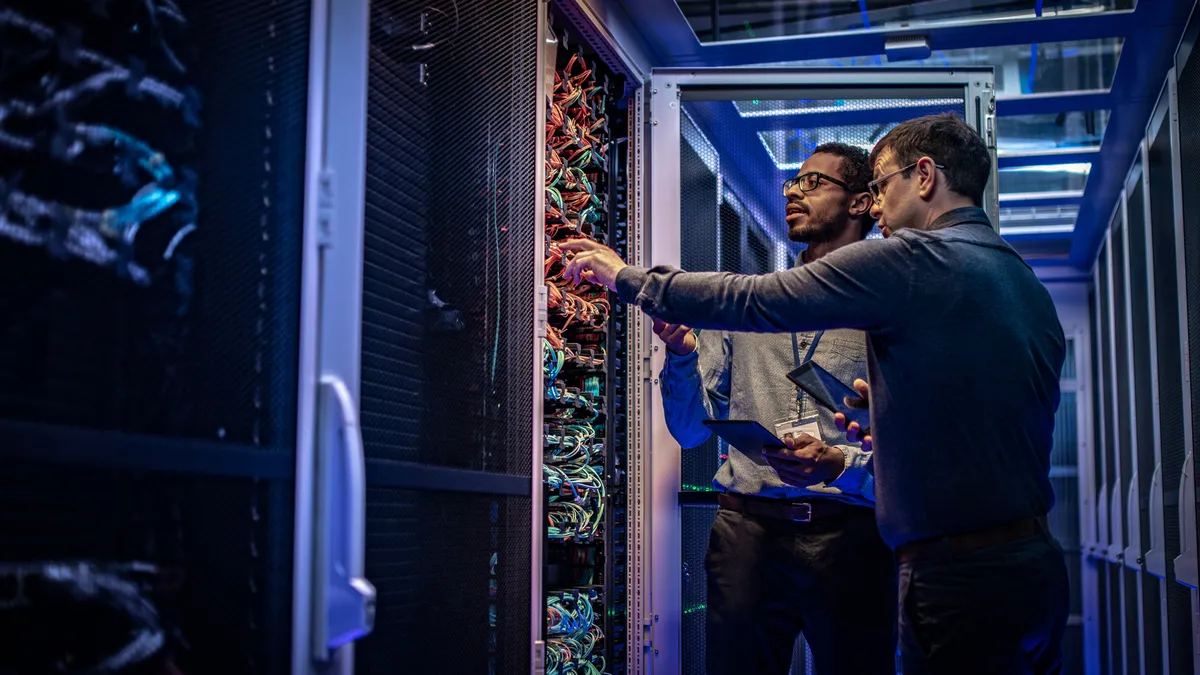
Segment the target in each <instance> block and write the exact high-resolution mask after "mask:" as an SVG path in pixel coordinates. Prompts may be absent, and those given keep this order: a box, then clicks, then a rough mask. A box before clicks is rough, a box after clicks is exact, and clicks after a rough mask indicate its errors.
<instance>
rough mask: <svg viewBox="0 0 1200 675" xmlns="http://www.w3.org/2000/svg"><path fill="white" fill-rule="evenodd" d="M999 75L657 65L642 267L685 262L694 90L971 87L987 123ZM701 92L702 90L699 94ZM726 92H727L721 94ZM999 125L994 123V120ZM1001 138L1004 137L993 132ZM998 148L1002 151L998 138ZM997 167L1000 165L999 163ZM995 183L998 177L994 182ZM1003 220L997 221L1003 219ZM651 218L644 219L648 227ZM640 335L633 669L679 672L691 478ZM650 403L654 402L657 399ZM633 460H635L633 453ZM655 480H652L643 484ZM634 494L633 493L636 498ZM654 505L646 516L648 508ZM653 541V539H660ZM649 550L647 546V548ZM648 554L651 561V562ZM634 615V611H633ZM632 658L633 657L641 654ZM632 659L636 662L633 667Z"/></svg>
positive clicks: (654, 359)
mask: <svg viewBox="0 0 1200 675" xmlns="http://www.w3.org/2000/svg"><path fill="white" fill-rule="evenodd" d="M992 78H993V74H992V72H991V69H990V68H986V69H953V70H950V69H923V70H897V69H856V70H852V71H850V70H844V69H842V70H835V69H743V68H721V69H662V70H658V69H656V70H655V71H653V73H652V75H651V78H650V83H649V106H650V109H649V114H650V119H649V122H650V125H649V129H650V149H651V152H650V157H651V158H652V161H651V162H650V173H649V185H648V188H649V190H650V223H651V225H650V230H649V231H648V232H645V233H644V234H643V233H642V232H641V228H640V227H639V228H638V229H639V236H646V237H647V240H645V241H644V242H643V245H644V247H645V248H643V249H642V251H643V257H640V258H638V259H636V260H635V261H633V262H635V263H637V264H642V265H660V264H668V265H676V266H678V265H679V264H680V259H681V241H680V217H681V215H680V198H681V193H680V167H679V158H680V144H681V142H682V140H681V133H680V130H681V102H682V101H683V99H684V98H685V97H686V96H688V95H689V92H693V93H694V92H698V91H713V90H718V89H719V90H721V91H723V92H726V93H728V92H729V91H730V90H741V91H746V90H753V89H755V88H763V87H772V88H781V87H787V88H789V89H791V90H795V89H810V90H812V89H816V88H820V89H821V90H823V91H828V90H831V89H835V88H838V87H847V86H853V87H855V88H856V90H858V91H860V92H861V91H863V90H864V89H867V88H870V87H874V88H876V89H887V90H890V91H893V92H894V91H896V89H897V88H904V87H908V88H914V89H916V88H926V89H928V88H931V87H937V88H944V89H945V88H961V92H962V94H961V95H962V97H963V99H964V101H965V102H966V106H967V108H966V119H968V120H972V121H974V120H978V122H977V123H978V124H980V125H985V128H986V125H987V124H989V120H994V111H993V108H992V105H991V101H992V98H993V95H994V87H993V85H992V82H993V79H992ZM696 95H697V96H699V95H700V94H696ZM718 98H719V97H718ZM991 124H992V125H993V126H992V127H991V128H992V129H994V128H995V127H994V121H992V122H991ZM993 140H994V135H993ZM991 145H992V150H993V153H994V151H995V147H994V143H992V144H991ZM993 166H995V164H994V163H993ZM994 183H995V181H994V180H993V185H994ZM995 195H996V193H995V191H994V190H993V191H991V192H990V193H989V194H988V195H987V197H986V199H987V205H988V206H989V211H990V213H991V215H992V216H993V218H995V214H996V208H997V204H996V196H995ZM994 222H995V221H994ZM640 223H641V221H640V219H639V225H640ZM637 324H638V327H637V332H636V336H637V339H633V340H631V345H632V346H633V348H634V349H636V350H638V353H637V354H636V355H631V356H630V362H631V363H633V364H635V368H636V369H637V375H638V377H637V378H631V379H633V380H634V381H640V382H645V383H646V387H645V389H644V390H643V391H641V392H638V393H637V396H636V397H633V398H631V401H632V403H633V405H634V406H635V410H637V411H638V412H640V413H641V414H642V418H641V420H640V426H639V429H638V431H637V433H636V435H635V436H634V437H635V438H636V439H637V455H638V458H639V463H638V464H636V465H633V468H634V470H640V471H643V472H645V474H644V475H642V476H639V477H637V480H638V487H637V488H636V489H637V490H638V492H637V495H638V497H639V498H638V500H637V505H638V509H639V512H638V514H637V516H636V519H637V523H638V526H639V529H640V528H642V527H644V528H645V529H644V530H643V531H641V532H639V534H638V536H639V541H641V542H644V543H643V544H642V545H643V546H646V547H649V546H651V545H652V546H653V549H652V552H653V556H652V557H651V558H649V560H650V561H651V562H650V564H649V570H648V573H645V568H639V571H641V572H642V573H643V576H642V577H641V578H640V579H637V578H635V579H634V581H635V582H638V581H640V582H641V583H640V585H633V586H631V588H632V591H633V592H634V593H636V594H639V595H643V596H644V597H643V598H641V599H639V600H638V601H635V602H641V603H643V604H639V605H637V606H638V607H639V609H640V612H639V613H638V614H637V616H639V617H640V618H641V619H642V625H641V626H640V632H635V628H634V627H632V626H631V629H630V630H631V633H630V635H631V638H632V636H637V635H639V634H640V635H642V636H643V637H644V638H645V648H646V652H647V659H646V663H645V665H643V666H641V667H639V668H638V669H636V670H635V669H634V668H632V667H631V668H630V672H631V673H637V674H639V675H640V674H642V673H648V672H656V673H677V672H679V668H680V657H679V649H680V636H681V630H682V623H681V615H680V608H681V602H682V583H681V579H680V569H681V565H682V562H681V561H682V550H681V539H680V526H681V525H680V523H681V517H682V514H681V507H680V503H679V498H678V495H679V488H680V481H681V466H680V459H681V450H680V447H679V444H678V443H677V442H676V441H675V440H674V438H672V437H671V435H670V432H669V431H668V430H667V428H666V424H665V422H664V414H663V407H662V397H661V395H659V393H658V392H657V391H656V390H657V389H658V386H659V381H658V376H657V373H659V372H660V371H661V369H662V367H663V360H664V356H665V355H664V352H663V351H662V349H661V348H660V346H659V345H657V344H652V341H651V338H650V331H649V325H648V324H649V321H648V319H646V318H645V317H642V318H641V319H640V320H639V321H638V322H637ZM647 399H648V400H647ZM631 464H633V459H632V458H631ZM642 481H648V484H646V483H642ZM632 502H633V500H632V499H631V503H632ZM642 509H645V511H647V512H648V518H647V517H646V514H644V513H642V512H641V510H642ZM651 542H652V544H651ZM641 553H642V554H643V555H645V554H646V553H647V551H646V550H645V549H643V550H642V551H641ZM643 560H645V559H643ZM633 615H634V612H633V611H631V616H633ZM631 656H632V655H631ZM631 665H632V663H631Z"/></svg>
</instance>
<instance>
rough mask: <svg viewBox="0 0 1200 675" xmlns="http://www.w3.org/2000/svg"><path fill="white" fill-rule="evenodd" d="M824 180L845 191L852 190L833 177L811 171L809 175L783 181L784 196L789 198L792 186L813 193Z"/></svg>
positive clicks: (803, 174) (805, 174) (804, 174)
mask: <svg viewBox="0 0 1200 675" xmlns="http://www.w3.org/2000/svg"><path fill="white" fill-rule="evenodd" d="M823 180H826V181H829V182H830V183H833V184H834V185H836V186H838V187H840V188H842V189H843V190H849V189H850V186H849V185H846V184H845V183H843V182H842V181H840V180H838V179H836V178H834V177H833V176H827V175H825V174H823V173H821V172H820V171H809V172H808V173H802V174H800V175H799V176H796V177H795V178H789V179H787V180H785V181H783V196H785V197H786V196H787V193H788V190H791V189H792V186H798V187H799V188H800V191H801V192H811V191H813V190H816V189H817V187H818V186H820V185H821V181H823Z"/></svg>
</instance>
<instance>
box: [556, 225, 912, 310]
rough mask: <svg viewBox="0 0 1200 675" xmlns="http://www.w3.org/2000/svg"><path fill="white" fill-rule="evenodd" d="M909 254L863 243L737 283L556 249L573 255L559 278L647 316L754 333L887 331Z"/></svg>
mask: <svg viewBox="0 0 1200 675" xmlns="http://www.w3.org/2000/svg"><path fill="white" fill-rule="evenodd" d="M908 247H909V245H908V243H907V242H906V241H904V240H903V238H902V237H893V238H892V239H889V240H868V241H864V242H859V243H857V244H852V245H850V246H846V247H843V248H840V249H838V250H836V251H833V252H832V253H830V254H828V255H826V256H824V257H823V258H821V259H820V260H817V261H814V262H811V263H809V264H807V265H802V266H800V267H795V268H792V269H789V270H785V271H782V272H775V273H772V274H762V275H736V274H729V273H726V272H683V271H680V270H677V269H674V268H671V267H667V266H660V267H654V268H651V269H645V268H641V267H630V266H628V265H626V264H625V263H624V262H623V261H622V260H621V259H620V257H619V256H617V254H616V253H615V252H613V251H612V250H611V249H609V248H607V247H605V246H603V245H601V244H597V243H595V242H592V241H586V240H575V241H570V242H564V243H563V244H562V245H561V248H562V249H563V251H569V252H573V253H574V257H573V258H572V259H571V261H570V262H569V263H568V264H567V266H566V269H565V271H564V277H566V278H568V279H571V280H573V281H576V282H579V281H585V280H586V281H592V282H594V283H599V284H603V285H604V286H607V287H608V288H610V289H612V290H615V291H616V292H617V295H618V297H619V298H620V299H621V301H623V302H627V303H631V304H637V305H639V306H640V307H641V308H642V311H644V312H645V313H647V314H649V315H650V316H653V317H658V318H660V319H662V320H664V321H667V322H670V323H682V324H687V325H689V326H693V327H696V328H721V329H725V330H740V331H753V332H759V333H786V332H799V331H810V330H821V329H826V328H857V329H861V330H871V329H873V328H879V327H882V326H886V325H888V324H889V323H891V322H892V321H893V319H894V317H896V316H897V314H898V313H900V312H903V311H904V305H905V303H906V302H907V301H908V300H909V297H910V294H911V287H912V279H911V275H912V270H911V265H910V264H909V263H910V257H909V248H908Z"/></svg>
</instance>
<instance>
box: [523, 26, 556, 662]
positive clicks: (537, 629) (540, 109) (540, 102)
mask: <svg viewBox="0 0 1200 675" xmlns="http://www.w3.org/2000/svg"><path fill="white" fill-rule="evenodd" d="M549 20H550V19H549V15H548V14H547V13H546V10H545V8H544V7H540V6H539V8H538V17H537V22H538V25H537V36H538V46H537V70H538V78H537V119H538V120H544V119H546V97H547V95H548V92H550V91H553V89H554V49H555V47H556V45H555V44H554V43H552V42H551V41H550V39H549V34H550V26H549ZM537 147H539V148H545V147H546V128H545V125H543V124H538V125H537ZM534 180H535V181H536V185H539V186H540V185H545V183H546V167H545V163H544V162H542V161H539V162H537V167H536V168H535V170H534ZM533 203H534V213H545V212H546V191H545V190H541V189H539V190H538V191H537V193H536V196H535V197H534V202H533ZM540 226H541V225H540V223H539V227H540ZM533 242H534V243H533V260H534V261H541V260H545V259H546V242H545V237H542V236H537V237H534V238H533ZM533 297H534V298H535V300H534V302H535V306H534V313H535V316H534V320H533V333H534V334H533V339H532V341H531V342H532V346H533V360H532V361H531V362H530V363H532V364H533V373H531V375H532V377H533V382H534V386H533V415H532V416H531V418H532V420H533V427H532V429H531V433H530V439H531V440H532V444H533V445H532V454H531V457H532V458H533V465H532V467H531V468H530V478H529V481H530V495H531V504H530V510H531V516H532V518H533V527H531V528H530V554H529V576H530V579H529V583H530V594H529V605H530V606H529V636H530V657H529V664H530V671H531V672H532V673H533V675H541V674H542V673H545V672H546V642H545V640H543V639H542V631H543V625H544V624H545V622H546V596H545V592H544V591H543V589H542V572H543V560H544V559H545V557H544V556H545V553H544V551H545V548H546V537H545V532H544V527H543V526H542V523H544V522H545V520H546V516H545V501H546V491H545V489H544V488H545V486H544V485H543V482H544V480H545V477H544V476H543V474H542V463H543V461H544V452H545V448H544V445H545V444H544V441H543V434H544V431H543V429H542V425H543V424H544V423H545V421H544V419H543V415H544V414H545V395H546V394H545V389H544V387H543V385H542V339H543V338H545V337H546V326H547V325H548V320H549V316H548V313H549V305H548V302H549V301H548V298H547V291H546V287H545V279H544V276H543V275H541V274H537V273H535V274H534V275H533Z"/></svg>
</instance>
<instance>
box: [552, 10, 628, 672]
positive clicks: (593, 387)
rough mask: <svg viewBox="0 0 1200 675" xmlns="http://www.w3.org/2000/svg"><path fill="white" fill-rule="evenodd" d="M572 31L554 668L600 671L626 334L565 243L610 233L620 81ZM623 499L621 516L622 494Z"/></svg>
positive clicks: (559, 337) (556, 222) (556, 228)
mask: <svg viewBox="0 0 1200 675" xmlns="http://www.w3.org/2000/svg"><path fill="white" fill-rule="evenodd" d="M552 16H553V14H552ZM552 25H553V24H552ZM568 32H569V31H568V29H567V28H561V29H560V30H559V31H558V34H557V36H558V37H560V43H559V44H558V46H557V48H556V49H555V51H556V54H557V55H556V58H555V66H556V68H555V72H554V83H553V89H552V90H551V91H550V92H548V100H547V118H546V121H545V131H546V156H545V176H546V178H545V181H546V182H545V203H546V213H545V236H546V242H545V251H546V260H545V270H544V271H545V287H546V294H547V307H548V310H549V311H548V325H547V326H546V337H545V338H544V339H543V342H542V354H543V368H542V374H543V377H544V388H545V405H544V412H545V419H544V424H543V433H544V443H543V445H544V453H543V457H544V464H543V467H542V472H543V479H544V481H545V493H546V530H545V531H546V537H547V539H548V545H547V553H546V575H545V579H546V585H547V595H546V627H545V638H546V664H547V670H546V672H547V673H551V674H554V675H568V674H580V675H600V674H601V673H612V672H623V671H619V670H618V671H614V670H613V665H614V664H613V663H612V662H613V660H614V659H613V658H612V657H611V655H612V654H614V653H615V651H614V646H613V645H612V644H608V643H610V642H611V640H610V639H609V637H608V636H607V635H606V633H607V632H608V630H606V627H608V628H609V629H611V627H612V619H611V618H607V617H609V615H610V614H611V613H612V612H611V611H610V610H611V607H610V606H609V605H610V603H611V597H608V596H611V595H612V594H613V592H614V591H613V585H612V581H613V580H612V579H611V577H614V576H616V574H614V573H612V562H613V560H612V558H613V557H614V555H613V551H612V532H611V530H613V529H615V528H614V522H615V519H614V517H613V513H612V512H611V511H612V508H613V504H614V501H613V499H614V493H615V492H619V491H620V489H619V488H620V484H619V478H618V476H619V475H620V471H619V469H618V467H616V466H614V460H613V458H614V457H617V456H618V455H617V454H616V453H615V452H614V436H616V435H617V433H616V430H615V429H614V421H615V418H616V415H615V414H614V407H613V404H612V399H613V393H614V372H615V369H614V351H613V350H614V346H615V345H616V346H619V345H617V343H618V342H619V338H618V337H617V336H615V335H614V329H613V326H612V323H613V322H612V321H610V315H611V314H612V306H611V304H610V301H609V298H608V293H607V290H606V289H604V288H603V287H597V286H594V285H590V284H582V285H580V286H575V285H572V284H571V283H570V282H568V281H566V280H564V279H563V277H562V271H563V266H564V263H565V262H566V261H565V260H564V259H563V253H562V251H561V249H560V248H559V244H560V243H561V242H563V241H568V240H571V239H579V238H588V239H593V240H596V241H600V242H602V243H612V242H611V239H612V235H613V230H614V223H613V222H612V213H611V210H612V209H611V208H610V200H611V199H612V194H613V193H614V192H615V188H614V180H613V176H614V175H615V174H614V169H615V160H614V157H613V155H614V154H616V153H615V151H614V148H616V147H617V146H616V143H615V142H614V131H615V129H613V128H611V127H612V126H615V125H614V124H613V122H612V120H611V118H612V116H613V114H614V111H615V108H616V103H617V101H616V100H614V99H615V98H619V97H620V95H621V93H622V91H621V90H620V89H618V86H620V85H619V83H618V82H616V81H615V76H612V75H610V73H608V72H607V69H606V67H605V66H604V65H603V64H602V63H601V62H600V60H599V59H598V58H597V57H596V56H594V55H592V54H591V53H589V52H587V51H586V50H585V48H584V47H583V46H582V45H578V44H571V42H570V40H569V38H568V35H567V34H568ZM621 175H622V176H623V174H621ZM622 438H623V436H622ZM618 461H619V460H618ZM619 505H620V507H621V508H622V515H623V508H624V501H623V500H621V501H619ZM622 531H623V524H622ZM622 570H623V567H622ZM620 594H621V596H622V597H623V596H624V587H623V580H622V583H621V587H620ZM620 632H621V635H623V634H624V630H623V627H622V630H621V631H620Z"/></svg>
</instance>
